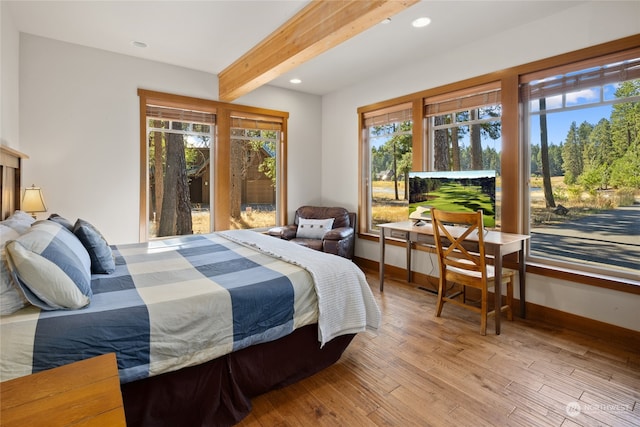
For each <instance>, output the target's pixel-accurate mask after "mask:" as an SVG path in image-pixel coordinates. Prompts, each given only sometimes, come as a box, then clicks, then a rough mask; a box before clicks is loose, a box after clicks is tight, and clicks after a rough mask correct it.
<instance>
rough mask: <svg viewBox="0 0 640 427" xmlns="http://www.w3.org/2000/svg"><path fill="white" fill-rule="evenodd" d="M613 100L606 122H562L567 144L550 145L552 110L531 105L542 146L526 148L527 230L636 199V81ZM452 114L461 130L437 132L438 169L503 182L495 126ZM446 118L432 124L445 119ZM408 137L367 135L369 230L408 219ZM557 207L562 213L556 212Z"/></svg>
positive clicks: (639, 133) (385, 129) (402, 127)
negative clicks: (486, 172) (490, 174)
mask: <svg viewBox="0 0 640 427" xmlns="http://www.w3.org/2000/svg"><path fill="white" fill-rule="evenodd" d="M615 97H616V98H618V99H624V100H625V101H627V102H618V103H612V106H611V115H610V117H603V118H602V119H600V120H599V121H598V122H597V123H589V122H587V121H583V122H580V123H578V122H576V121H573V122H571V123H566V129H567V130H566V137H565V138H564V140H563V141H560V142H559V143H556V144H552V143H550V142H549V141H548V135H547V128H546V121H547V119H551V118H552V117H553V115H554V111H553V110H551V109H550V110H546V108H545V101H546V100H545V99H540V100H539V101H538V100H536V101H535V102H536V103H539V104H538V105H537V107H538V108H539V109H538V114H536V115H534V116H532V119H531V120H539V121H540V123H539V125H540V136H541V140H540V144H531V145H530V150H531V153H530V159H531V164H530V168H531V182H530V189H531V190H530V191H531V194H530V196H531V222H532V224H539V223H541V222H545V221H550V220H553V221H566V220H568V219H571V218H574V217H576V216H583V215H589V214H593V213H594V212H598V211H599V210H603V209H611V208H615V207H617V206H629V205H632V204H633V203H634V202H635V200H636V199H637V198H638V197H639V196H640V102H638V100H639V99H640V80H638V79H636V80H631V81H627V82H624V83H621V84H619V85H617V88H616V91H615ZM498 113H499V110H496V108H495V107H490V108H480V109H478V111H477V112H476V113H475V116H476V117H483V116H491V115H498ZM456 114H458V115H459V116H458V117H456V121H457V122H459V123H461V125H460V126H458V127H454V128H450V129H448V130H446V131H442V132H440V133H439V134H438V133H437V132H436V136H435V138H434V146H435V147H434V152H435V153H436V159H435V162H436V163H437V164H439V168H436V170H478V169H494V170H496V171H497V172H498V176H500V152H499V151H498V150H496V148H494V147H492V146H490V145H489V144H487V143H486V142H487V141H491V140H499V139H500V122H499V121H494V122H491V121H489V122H485V123H482V124H471V125H466V126H465V122H466V121H468V120H469V117H470V115H471V114H473V113H470V112H468V111H463V112H459V113H456ZM460 115H462V117H460ZM450 116H451V115H445V116H441V117H439V118H437V119H440V120H450V119H451V118H450ZM548 116H549V117H548ZM410 131H411V122H410V121H406V122H402V123H392V124H387V125H383V126H376V127H374V128H372V129H371V131H370V132H371V134H370V139H372V140H373V141H377V143H376V144H372V148H371V181H372V183H373V185H372V195H371V199H372V205H373V206H372V212H373V224H374V225H375V224H380V223H384V222H393V221H401V220H405V219H406V218H407V204H406V203H407V198H408V195H407V191H406V189H407V186H406V185H405V181H404V180H405V178H406V177H407V176H408V172H409V171H410V170H411V164H412V163H411V151H412V150H411V149H412V137H411V133H410ZM474 135H475V136H474ZM381 141H383V142H381ZM462 141H465V142H464V143H462ZM438 153H440V154H438ZM442 153H444V154H442ZM438 156H439V158H438ZM445 166H446V168H445ZM499 185H500V184H499V183H498V186H499ZM559 205H562V208H565V209H566V211H564V210H558V206H559ZM557 212H561V214H560V215H556V214H555V213H557Z"/></svg>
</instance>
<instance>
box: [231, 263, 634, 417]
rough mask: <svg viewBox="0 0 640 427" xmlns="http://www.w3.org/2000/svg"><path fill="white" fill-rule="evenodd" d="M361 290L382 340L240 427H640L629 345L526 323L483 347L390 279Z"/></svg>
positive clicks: (458, 320)
mask: <svg viewBox="0 0 640 427" xmlns="http://www.w3.org/2000/svg"><path fill="white" fill-rule="evenodd" d="M367 280H368V282H369V284H370V286H371V289H372V291H373V293H374V295H375V296H376V299H377V301H378V303H379V305H380V308H381V310H382V313H383V317H382V327H381V330H380V333H379V334H378V335H377V336H374V335H371V334H368V333H361V334H359V335H358V336H357V337H356V338H355V339H354V341H353V343H352V344H351V345H350V346H349V347H348V348H347V350H346V351H345V353H344V354H343V356H342V358H341V359H340V360H339V361H338V363H336V364H335V365H333V366H331V367H329V368H327V369H325V370H324V371H322V372H320V373H318V374H316V375H314V376H313V377H311V378H308V379H306V380H303V381H301V382H299V383H297V384H294V385H292V386H289V387H286V388H283V389H281V390H275V391H272V392H270V393H267V394H265V395H262V396H259V397H257V398H255V399H254V400H253V411H252V412H251V414H250V415H249V416H248V417H247V418H246V419H245V420H243V421H242V422H241V423H240V424H239V425H240V426H243V427H266V426H274V425H278V426H302V425H316V426H353V425H358V426H429V425H431V426H450V425H460V426H497V425H500V426H563V427H565V426H591V425H593V426H596V425H598V426H638V425H640V353H639V352H638V351H637V344H636V345H635V346H634V343H631V342H630V343H628V345H623V344H616V343H612V342H607V340H605V339H597V338H593V337H590V336H588V335H586V334H581V333H578V332H573V331H570V330H563V329H560V328H555V327H549V326H544V325H542V324H540V323H536V322H530V321H527V320H522V319H516V320H514V321H512V322H509V321H504V322H502V334H501V335H493V334H490V335H487V336H484V337H483V336H481V335H479V334H478V330H477V327H478V318H477V315H476V314H475V313H471V312H468V311H467V310H464V309H461V308H458V307H456V306H447V307H445V310H444V311H443V313H442V317H440V318H436V317H435V303H436V296H435V295H433V294H431V293H428V292H424V291H422V290H419V289H417V287H416V285H411V284H407V283H406V282H403V281H396V280H391V279H388V280H387V282H388V283H387V284H386V286H385V291H384V293H383V294H381V293H380V292H378V290H377V283H378V277H377V274H374V273H367ZM489 323H491V320H490V321H489ZM571 402H577V403H578V404H579V405H580V407H581V412H580V413H579V414H578V415H577V416H570V415H569V414H568V413H567V405H568V404H569V403H571Z"/></svg>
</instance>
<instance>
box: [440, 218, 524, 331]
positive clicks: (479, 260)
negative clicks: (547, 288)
mask: <svg viewBox="0 0 640 427" xmlns="http://www.w3.org/2000/svg"><path fill="white" fill-rule="evenodd" d="M431 221H432V224H433V231H434V237H435V242H436V249H437V253H438V260H439V265H440V281H439V285H438V303H437V307H436V316H437V317H440V314H441V313H442V307H443V306H444V303H445V302H451V303H454V304H456V305H459V306H461V307H464V308H467V309H470V310H472V311H475V312H476V313H480V333H481V334H482V335H486V334H487V317H488V316H496V315H498V316H499V315H501V313H502V312H503V311H506V312H507V318H508V319H509V320H513V313H512V311H511V304H512V303H513V278H514V272H513V271H511V270H506V269H503V271H502V282H501V283H503V284H505V283H506V285H507V304H506V305H502V306H501V307H499V308H498V310H497V312H498V314H496V309H495V307H494V309H493V310H489V304H488V289H490V288H492V287H493V286H494V277H495V273H494V268H493V266H492V265H488V264H487V259H486V257H485V249H484V238H483V235H484V228H483V223H482V210H478V211H477V212H473V213H466V212H447V211H442V210H439V209H435V208H432V209H431ZM449 225H453V226H456V227H460V228H456V229H455V230H456V231H455V232H452V229H451V228H448V227H447V226H449ZM460 230H462V232H461V233H460V232H459V231H460ZM473 233H476V234H477V236H478V245H477V246H478V247H477V248H475V247H474V248H473V249H470V248H471V245H470V244H469V242H465V239H466V238H467V237H468V236H470V235H473ZM473 246H475V243H474V244H473ZM453 283H457V284H459V285H462V290H461V291H457V292H451V291H452V288H450V289H448V284H453ZM467 286H469V287H473V288H476V289H479V290H480V293H481V299H480V307H477V306H475V305H471V304H469V303H468V302H467V300H466V295H465V294H466V292H465V289H466V287H467ZM447 292H449V293H447ZM460 295H462V300H460V299H459V298H458V297H459V296H460Z"/></svg>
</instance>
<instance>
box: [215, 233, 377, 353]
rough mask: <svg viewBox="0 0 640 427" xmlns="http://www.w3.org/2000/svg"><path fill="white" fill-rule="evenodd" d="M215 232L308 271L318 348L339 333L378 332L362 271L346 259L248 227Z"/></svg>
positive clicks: (372, 304)
mask: <svg viewBox="0 0 640 427" xmlns="http://www.w3.org/2000/svg"><path fill="white" fill-rule="evenodd" d="M219 234H220V235H221V236H223V237H225V238H227V239H229V240H232V241H234V242H236V243H239V244H242V245H245V246H249V247H253V248H256V249H259V250H260V251H262V252H264V253H267V254H269V255H271V256H273V257H276V258H279V259H282V260H284V261H287V262H290V263H293V264H296V265H298V266H300V267H302V268H304V269H305V270H307V271H308V272H309V273H310V274H311V276H312V277H313V280H314V283H315V288H316V293H317V296H318V340H319V341H320V343H321V347H322V346H324V344H326V343H327V342H329V341H331V340H332V339H333V338H335V337H337V336H340V335H345V334H353V333H358V332H362V331H365V330H368V331H371V332H374V333H375V332H377V331H378V328H379V327H380V318H381V313H380V309H379V308H378V305H377V304H376V301H375V299H374V297H373V294H372V293H371V289H370V288H369V284H368V283H367V280H366V278H365V275H364V273H363V272H362V270H360V269H359V268H358V266H356V265H355V264H354V263H353V262H351V261H350V260H348V259H346V258H342V257H340V256H337V255H332V254H326V253H324V252H319V251H316V250H313V249H309V248H306V247H303V246H300V245H296V244H294V243H291V242H287V241H286V240H281V239H277V238H274V237H271V236H266V235H264V234H260V233H257V232H255V231H251V230H230V231H223V232H220V233H219Z"/></svg>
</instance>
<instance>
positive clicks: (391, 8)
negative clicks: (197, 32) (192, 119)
mask: <svg viewBox="0 0 640 427" xmlns="http://www.w3.org/2000/svg"><path fill="white" fill-rule="evenodd" d="M419 1H420V0H380V1H362V0H351V1H336V0H319V1H312V2H310V3H309V4H308V5H307V6H305V7H304V8H303V9H302V10H301V11H300V12H298V13H297V14H296V15H295V16H294V17H293V18H291V19H290V20H288V21H287V22H285V23H284V24H283V25H282V26H280V27H279V28H278V29H277V30H276V31H274V32H273V33H271V34H270V35H269V36H268V37H267V38H265V39H264V40H262V41H261V42H260V43H258V44H257V45H256V46H254V47H253V48H252V49H251V50H249V51H248V52H247V53H245V54H244V55H243V56H242V57H240V58H239V59H238V60H236V61H235V62H234V63H233V64H231V65H229V66H228V67H227V68H225V69H224V70H222V71H221V72H220V74H219V75H218V87H219V90H218V92H219V93H218V97H219V100H220V101H224V102H231V101H233V100H235V99H237V98H239V97H241V96H243V95H245V94H247V93H249V92H251V91H252V90H254V89H256V88H258V87H260V86H262V85H263V84H266V83H268V82H270V81H271V80H273V79H274V78H276V77H278V76H280V75H282V74H284V73H286V72H288V71H290V70H292V69H294V68H295V67H297V66H299V65H300V64H302V63H304V62H306V61H308V60H309V59H311V58H314V57H315V56H318V55H320V54H321V53H323V52H326V51H327V50H329V49H331V48H333V47H335V46H337V45H338V44H340V43H342V42H344V41H345V40H348V39H350V38H351V37H353V36H355V35H357V34H359V33H361V32H363V31H365V30H366V29H368V28H370V27H372V26H374V25H376V24H378V23H380V22H381V21H382V20H383V19H386V18H389V17H391V16H393V15H395V14H396V13H398V12H400V11H402V10H404V9H406V8H408V7H409V6H412V5H413V4H415V3H418V2H419Z"/></svg>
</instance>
